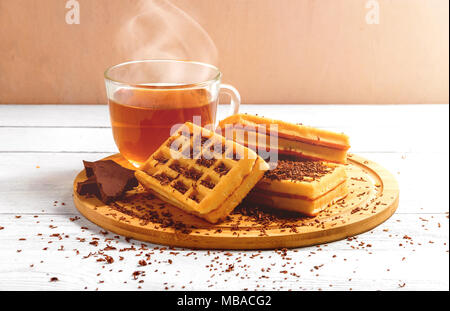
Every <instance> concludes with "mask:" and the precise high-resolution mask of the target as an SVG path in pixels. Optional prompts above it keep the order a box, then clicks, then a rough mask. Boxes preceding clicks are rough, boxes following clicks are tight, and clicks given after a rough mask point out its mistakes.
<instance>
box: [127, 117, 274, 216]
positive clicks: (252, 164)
mask: <svg viewBox="0 0 450 311" xmlns="http://www.w3.org/2000/svg"><path fill="white" fill-rule="evenodd" d="M268 168H269V166H268V164H267V163H266V162H265V161H264V160H263V159H262V158H261V157H259V156H258V155H257V154H256V153H255V152H253V151H252V150H250V149H248V148H246V147H244V146H241V145H238V144H236V143H235V142H233V141H229V140H226V139H225V138H224V137H222V136H221V135H219V134H216V133H214V132H211V131H209V130H207V129H204V128H201V127H199V126H196V125H194V124H192V123H190V122H187V123H185V124H184V125H183V127H182V129H179V130H178V131H177V133H175V134H174V135H172V136H171V137H169V138H168V139H167V140H166V141H165V142H164V143H163V144H162V145H161V146H160V148H159V149H158V150H157V151H155V153H154V154H153V155H152V156H151V157H150V158H149V159H148V160H147V161H146V162H145V163H144V164H143V165H142V166H141V167H140V168H139V170H138V171H136V173H135V174H136V178H137V179H138V180H139V182H140V183H141V184H142V185H143V186H144V187H145V188H146V189H148V190H149V191H150V192H152V193H153V194H155V195H156V196H157V197H159V198H160V199H161V200H163V201H166V202H168V203H170V204H172V205H174V206H176V207H178V208H180V209H182V210H184V211H186V212H188V213H191V214H194V215H197V216H198V217H201V218H204V219H206V220H207V221H209V222H211V223H216V222H218V221H219V220H223V219H225V218H226V217H227V216H228V215H229V214H230V213H231V211H232V210H233V209H234V208H235V207H236V206H237V205H238V204H239V203H240V202H241V201H242V199H243V198H244V197H245V196H246V195H247V194H248V192H249V191H250V190H251V189H252V188H253V187H254V185H255V184H256V183H257V182H258V181H259V180H260V179H261V178H262V176H263V175H264V172H265V171H266V170H268Z"/></svg>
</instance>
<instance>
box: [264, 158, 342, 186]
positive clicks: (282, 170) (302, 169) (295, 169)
mask: <svg viewBox="0 0 450 311" xmlns="http://www.w3.org/2000/svg"><path fill="white" fill-rule="evenodd" d="M333 169H334V168H332V167H329V166H327V165H325V164H324V163H323V162H320V161H288V160H280V161H278V165H277V167H276V168H275V169H273V170H269V171H267V172H266V173H265V174H264V177H266V178H268V179H271V180H297V181H303V180H305V179H312V180H316V179H318V178H320V177H322V176H325V175H327V174H329V173H330V172H331V171H333Z"/></svg>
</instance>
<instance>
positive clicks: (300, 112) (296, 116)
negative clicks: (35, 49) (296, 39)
mask: <svg viewBox="0 0 450 311" xmlns="http://www.w3.org/2000/svg"><path fill="white" fill-rule="evenodd" d="M241 112H242V113H249V114H259V115H263V116H267V117H270V118H275V119H282V120H286V121H288V122H294V123H299V122H301V123H304V124H308V125H311V126H319V127H335V128H340V127H342V126H348V125H351V126H354V127H373V128H383V127H399V125H400V124H402V125H403V126H405V127H406V126H407V127H411V128H413V127H417V126H422V125H433V124H436V125H440V126H442V127H445V125H447V127H448V120H449V118H448V114H449V106H448V105H358V106H355V105H241ZM227 115H228V105H219V110H218V119H219V120H220V119H223V118H224V117H226V116H227ZM0 126H2V127H4V126H47V127H48V126H53V127H54V126H60V127H109V126H110V122H109V112H108V106H106V105H0Z"/></svg>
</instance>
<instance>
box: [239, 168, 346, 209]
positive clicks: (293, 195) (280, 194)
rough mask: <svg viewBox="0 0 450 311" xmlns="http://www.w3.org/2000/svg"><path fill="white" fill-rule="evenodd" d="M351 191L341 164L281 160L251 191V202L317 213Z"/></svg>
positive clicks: (249, 198) (248, 198) (249, 197)
mask: <svg viewBox="0 0 450 311" xmlns="http://www.w3.org/2000/svg"><path fill="white" fill-rule="evenodd" d="M347 193H348V189H347V175H346V172H345V168H344V167H343V166H341V165H337V164H333V163H326V162H319V161H302V162H297V161H279V162H278V165H277V167H276V168H275V169H274V170H272V171H267V172H266V173H265V175H264V177H263V178H262V179H261V180H260V181H259V182H258V184H257V185H256V186H255V188H254V189H253V190H252V191H251V192H250V194H249V195H248V197H247V200H248V201H249V202H252V203H256V204H261V205H266V206H270V207H273V208H278V209H285V210H290V211H295V212H299V213H302V214H305V215H308V216H315V215H317V214H318V213H319V212H320V211H321V210H323V209H324V208H326V207H327V206H329V205H330V204H332V203H333V202H335V201H337V200H339V199H341V198H343V197H345V196H346V195H347Z"/></svg>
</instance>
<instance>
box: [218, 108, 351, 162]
mask: <svg viewBox="0 0 450 311" xmlns="http://www.w3.org/2000/svg"><path fill="white" fill-rule="evenodd" d="M227 125H228V126H232V127H233V128H232V135H233V138H231V137H230V138H229V139H233V140H235V141H236V142H237V143H239V144H242V145H245V146H246V147H249V148H252V149H255V150H256V149H259V148H267V149H268V146H270V136H271V135H275V134H276V135H278V146H274V147H272V146H271V148H272V149H273V148H277V152H278V154H279V155H280V157H282V156H287V157H293V158H305V159H309V160H319V161H328V162H335V163H345V162H346V160H347V150H348V149H349V148H350V144H349V138H348V136H346V135H345V134H339V133H334V132H331V131H327V130H322V129H318V128H314V127H310V126H305V125H301V124H292V123H288V122H284V121H279V120H272V119H269V118H264V117H260V116H252V115H247V114H236V115H233V116H230V117H228V118H226V119H224V120H222V121H220V123H219V127H220V129H221V130H222V135H224V136H225V133H226V126H227ZM271 125H276V126H277V128H278V131H277V133H272V132H271V131H270V126H271ZM227 138H228V137H227Z"/></svg>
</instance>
